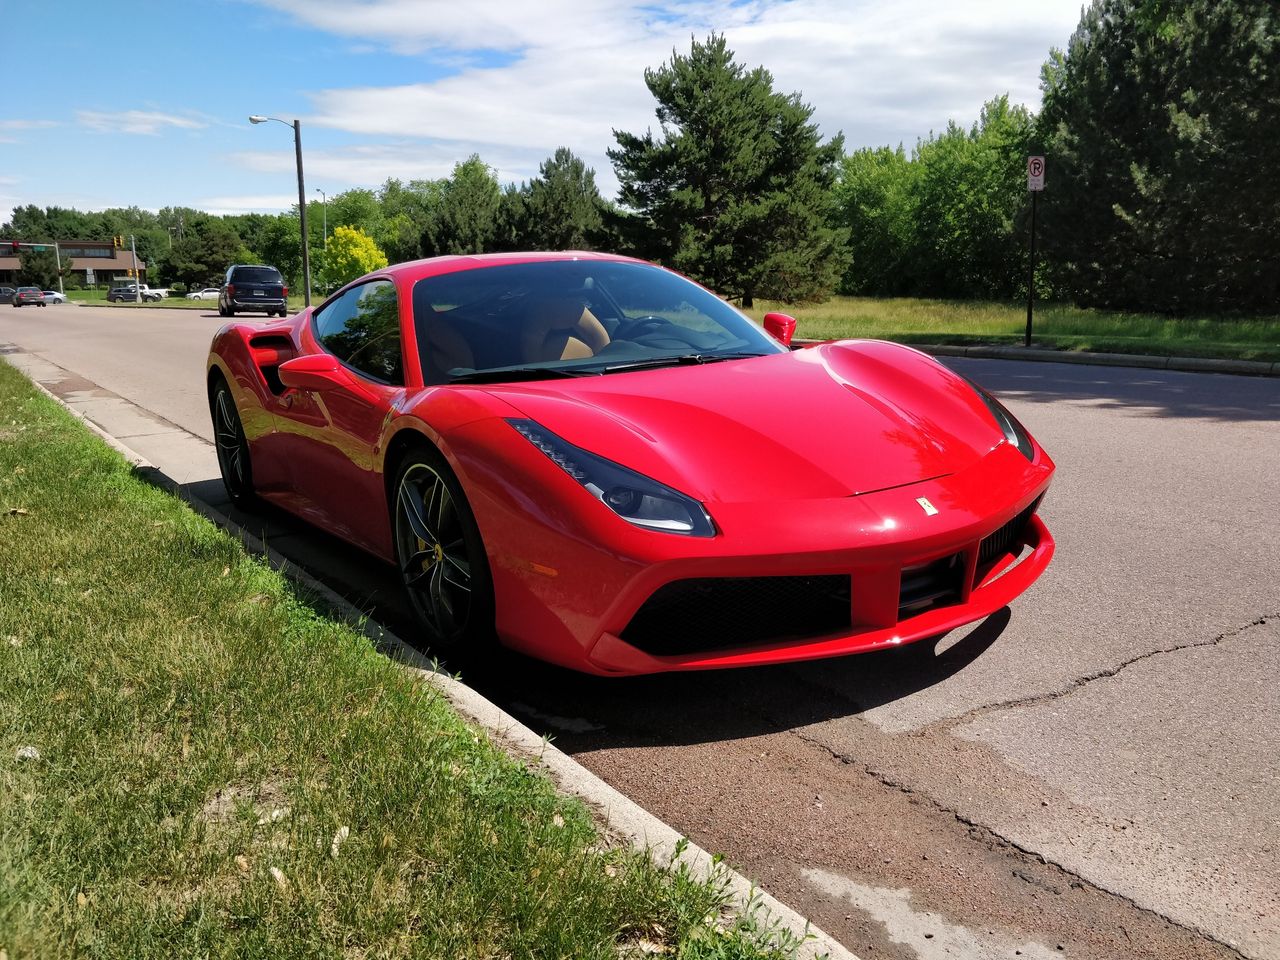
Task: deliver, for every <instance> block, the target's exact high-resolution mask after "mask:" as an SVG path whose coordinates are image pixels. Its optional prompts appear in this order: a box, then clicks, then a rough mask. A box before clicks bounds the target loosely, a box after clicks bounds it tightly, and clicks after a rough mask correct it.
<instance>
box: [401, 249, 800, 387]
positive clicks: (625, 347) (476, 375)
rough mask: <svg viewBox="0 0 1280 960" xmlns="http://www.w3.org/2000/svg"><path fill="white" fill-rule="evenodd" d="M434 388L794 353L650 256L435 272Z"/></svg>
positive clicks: (422, 328) (427, 344)
mask: <svg viewBox="0 0 1280 960" xmlns="http://www.w3.org/2000/svg"><path fill="white" fill-rule="evenodd" d="M413 317H414V325H415V333H416V337H417V343H418V353H419V356H420V357H421V358H422V372H423V378H424V380H425V382H426V383H427V384H439V383H455V382H462V383H465V382H468V381H470V382H473V383H474V382H488V383H496V382H501V381H503V380H508V379H509V380H513V381H514V380H533V379H543V378H548V379H549V378H559V377H564V376H579V375H580V376H591V375H596V374H605V373H616V372H620V371H624V370H637V369H645V368H652V367H657V366H675V365H680V364H686V363H709V362H714V361H716V360H728V359H734V358H738V357H753V356H762V355H764V354H772V353H785V352H786V348H785V347H783V346H782V345H781V344H779V343H777V342H776V341H775V340H773V338H772V337H770V336H769V335H768V334H766V333H765V332H764V331H763V330H761V329H760V328H759V327H757V326H756V325H755V324H754V323H752V322H751V321H750V320H749V319H747V318H746V317H745V316H743V315H742V314H741V313H739V312H738V311H737V310H735V309H734V308H733V307H731V306H729V304H727V303H725V302H724V301H723V300H721V299H720V298H719V297H717V296H715V295H714V294H712V293H709V292H708V291H707V290H704V289H703V288H702V287H700V286H698V285H697V284H695V283H693V282H691V281H689V280H686V279H685V278H683V277H681V276H678V275H677V274H674V273H671V272H670V271H667V270H663V269H662V268H660V267H655V266H653V265H651V264H644V263H629V262H618V261H600V260H552V261H541V262H536V263H521V264H508V265H502V266H493V267H476V268H472V269H467V270H460V271H456V272H454V273H446V274H441V275H438V276H434V277H426V278H424V279H422V280H419V281H418V282H417V283H416V284H415V285H414V288H413Z"/></svg>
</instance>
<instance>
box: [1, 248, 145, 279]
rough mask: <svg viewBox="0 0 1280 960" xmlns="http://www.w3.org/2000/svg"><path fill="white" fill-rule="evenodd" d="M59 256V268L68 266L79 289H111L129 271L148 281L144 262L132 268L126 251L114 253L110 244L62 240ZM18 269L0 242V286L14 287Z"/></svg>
mask: <svg viewBox="0 0 1280 960" xmlns="http://www.w3.org/2000/svg"><path fill="white" fill-rule="evenodd" d="M50 247H52V244H50ZM24 252H25V249H24ZM58 252H59V253H60V254H61V256H62V265H63V266H64V267H65V266H67V264H68V263H70V265H71V270H72V272H73V273H75V274H76V279H77V280H78V281H79V283H80V285H81V286H88V285H89V284H91V283H96V284H97V285H98V286H110V285H111V284H112V283H114V282H116V281H117V280H126V279H128V278H129V271H130V270H136V271H137V276H138V277H139V279H141V280H142V281H143V282H144V283H145V282H146V279H147V262H146V261H145V260H143V259H141V258H139V259H138V261H137V263H136V264H135V263H134V260H133V254H132V253H131V252H130V251H129V250H117V249H116V247H115V244H114V243H112V242H111V241H110V240H63V241H61V242H59V243H58ZM20 266H21V261H20V257H17V256H14V254H13V251H12V250H11V248H10V246H9V244H8V242H0V283H3V284H7V285H9V286H14V285H16V282H17V279H18V269H19V267H20Z"/></svg>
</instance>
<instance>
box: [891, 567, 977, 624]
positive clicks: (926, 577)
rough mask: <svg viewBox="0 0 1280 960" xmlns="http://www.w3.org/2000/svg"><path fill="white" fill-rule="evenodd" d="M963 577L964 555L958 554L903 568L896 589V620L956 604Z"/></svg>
mask: <svg viewBox="0 0 1280 960" xmlns="http://www.w3.org/2000/svg"><path fill="white" fill-rule="evenodd" d="M963 579H964V555H963V554H960V553H956V554H952V555H951V556H949V557H943V558H942V559H941V560H935V561H933V562H932V563H926V564H921V565H920V566H918V567H904V568H903V570H902V586H901V587H900V589H899V591H898V619H899V620H902V619H905V618H906V617H913V616H915V615H916V614H918V613H923V612H924V611H926V610H931V609H933V608H934V607H944V606H946V605H947V604H950V603H958V602H959V600H960V589H961V585H962V582H963Z"/></svg>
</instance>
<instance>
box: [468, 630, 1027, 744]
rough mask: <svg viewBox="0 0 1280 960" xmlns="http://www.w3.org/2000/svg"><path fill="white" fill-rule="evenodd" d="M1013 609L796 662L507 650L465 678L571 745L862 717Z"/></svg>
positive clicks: (958, 658)
mask: <svg viewBox="0 0 1280 960" xmlns="http://www.w3.org/2000/svg"><path fill="white" fill-rule="evenodd" d="M1010 618H1011V615H1010V612H1009V608H1008V607H1005V608H1003V609H1001V610H998V611H997V612H996V613H994V614H992V615H991V616H990V617H988V618H987V619H986V620H984V621H982V622H980V623H979V624H978V625H977V626H976V627H974V628H972V629H970V630H969V631H968V632H967V633H965V634H963V635H962V636H960V637H959V639H955V638H954V637H940V638H935V639H933V640H924V641H920V642H918V643H916V644H912V645H910V646H908V647H902V648H899V649H894V650H884V651H878V652H875V653H864V654H858V655H854V656H848V657H840V658H836V659H827V660H813V661H806V662H804V663H799V664H782V665H777V666H769V667H752V668H745V669H735V670H710V671H697V672H690V673H665V674H655V675H652V676H644V677H591V676H585V675H583V674H577V673H574V672H572V671H568V670H562V669H559V668H556V667H552V666H549V665H547V664H542V663H538V662H536V661H532V660H529V659H528V658H525V657H521V656H518V655H516V654H510V653H503V654H501V655H500V656H499V658H498V662H496V663H493V664H490V665H489V666H488V668H480V669H475V668H473V669H472V671H471V672H470V673H467V672H464V674H463V679H464V680H466V681H467V682H468V683H470V684H471V685H472V686H474V687H476V688H477V689H478V690H480V692H482V693H483V694H485V696H487V697H489V698H490V699H491V700H494V701H495V702H496V703H498V704H499V705H501V706H502V707H503V708H504V709H506V710H508V711H509V712H511V713H513V714H515V715H516V716H517V717H519V718H520V719H521V720H522V721H523V722H524V723H526V724H528V725H529V726H531V727H532V728H533V729H534V730H536V731H537V732H539V733H541V734H544V735H547V736H551V737H553V738H554V739H555V741H556V744H557V746H559V747H560V748H561V749H563V750H565V751H567V752H569V753H573V752H576V751H579V750H595V749H602V748H608V747H627V746H669V745H688V744H696V743H706V742H713V741H723V740H734V739H739V738H743V737H752V736H758V735H761V734H769V733H776V732H778V731H781V730H788V729H794V728H797V727H804V726H808V725H810V724H815V723H822V722H824V721H827V720H832V719H836V718H838V717H847V716H856V715H857V714H860V713H863V712H865V711H867V710H870V709H872V708H874V707H878V706H880V705H882V704H885V703H890V702H892V701H895V700H898V699H900V698H902V697H905V696H909V695H911V694H913V693H917V692H919V691H921V690H924V689H927V688H928V687H931V686H933V685H934V684H937V683H940V682H942V681H943V680H945V679H947V678H948V677H951V676H954V675H955V674H957V673H959V672H960V671H962V670H964V669H965V668H966V667H967V666H969V664H971V663H973V662H974V661H975V660H977V659H978V657H980V656H982V654H983V653H984V652H985V651H986V650H987V649H988V648H990V647H991V645H992V644H994V643H995V642H996V641H997V640H998V639H999V637H1000V635H1001V634H1002V633H1003V632H1004V630H1005V628H1006V627H1007V626H1008V624H1009V621H1010ZM948 641H950V642H948ZM937 648H942V649H941V652H937V653H935V649H937Z"/></svg>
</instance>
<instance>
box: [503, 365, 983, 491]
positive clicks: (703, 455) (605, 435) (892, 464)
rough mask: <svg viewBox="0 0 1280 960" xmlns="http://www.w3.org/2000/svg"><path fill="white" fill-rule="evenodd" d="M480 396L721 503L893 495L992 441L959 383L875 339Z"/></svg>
mask: <svg viewBox="0 0 1280 960" xmlns="http://www.w3.org/2000/svg"><path fill="white" fill-rule="evenodd" d="M487 389H488V391H489V392H490V393H492V394H493V395H495V396H497V397H500V398H501V399H502V400H504V401H505V402H506V403H508V404H510V405H511V406H512V407H515V408H516V409H518V410H519V411H521V413H523V414H524V415H525V416H527V417H529V418H530V419H532V420H535V421H537V422H538V423H540V424H542V425H543V426H544V427H546V428H547V429H549V430H551V431H553V432H554V433H556V434H558V435H559V436H561V437H563V438H564V439H565V440H567V441H569V442H570V443H573V444H576V445H577V446H580V447H583V448H584V449H587V450H590V451H592V452H593V453H596V454H598V455H600V456H603V457H607V458H608V459H610V460H613V461H615V462H617V463H621V464H624V465H626V466H628V467H631V468H632V469H634V470H638V471H640V472H641V473H644V474H646V475H648V476H651V477H653V478H654V479H656V480H659V481H661V482H663V483H667V484H669V485H670V486H673V487H675V488H676V489H678V490H682V491H684V492H685V493H688V494H690V495H692V496H695V497H697V498H699V499H701V500H704V501H720V502H724V503H733V502H742V503H745V502H758V501H766V500H776V499H808V498H821V497H841V496H853V495H857V494H862V493H870V492H873V491H876V490H885V489H888V488H891V487H898V486H904V485H906V484H911V483H916V482H919V481H923V480H929V479H932V478H935V477H940V476H945V475H947V474H951V473H956V472H959V471H961V470H963V469H965V468H966V467H968V466H970V465H972V464H973V463H975V462H976V461H977V460H978V459H979V458H981V457H982V456H984V455H985V454H986V453H988V452H990V451H991V450H992V449H993V448H994V447H996V446H997V445H999V443H1001V442H1002V440H1003V435H1002V433H1001V431H1000V429H999V428H998V427H997V426H996V423H995V420H994V418H993V417H992V416H991V414H990V413H989V412H988V411H987V410H986V408H985V407H984V406H983V405H982V403H981V401H979V399H978V398H977V396H976V394H975V393H974V391H973V388H972V387H970V386H969V384H968V383H967V382H965V381H964V380H963V379H961V378H960V377H959V376H957V375H956V374H954V373H952V372H951V371H949V370H947V369H946V368H945V367H943V366H942V365H941V364H939V363H937V362H936V361H934V360H933V359H932V358H930V357H927V356H925V355H924V354H921V353H919V352H917V351H915V350H911V349H909V348H906V347H901V346H898V345H895V344H888V343H880V342H875V341H843V342H839V343H830V344H822V345H819V346H817V347H812V348H809V349H805V350H799V351H795V352H791V353H787V354H777V355H770V356H765V357H755V358H749V359H744V360H728V361H720V362H717V363H712V364H706V365H699V366H683V367H676V368H663V369H658V370H640V371H633V372H628V373H617V374H610V375H606V376H601V377H584V378H581V379H574V380H551V381H535V382H530V383H517V384H503V385H497V386H490V387H488V388H487Z"/></svg>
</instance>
